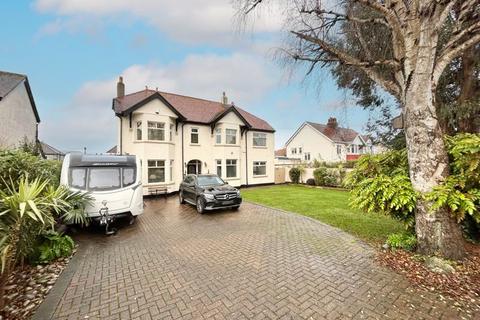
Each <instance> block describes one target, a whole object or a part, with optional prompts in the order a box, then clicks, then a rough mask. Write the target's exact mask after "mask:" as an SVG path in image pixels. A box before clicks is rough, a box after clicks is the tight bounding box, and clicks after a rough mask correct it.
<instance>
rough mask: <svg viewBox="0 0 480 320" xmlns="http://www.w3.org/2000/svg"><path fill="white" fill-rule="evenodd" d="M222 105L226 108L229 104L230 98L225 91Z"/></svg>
mask: <svg viewBox="0 0 480 320" xmlns="http://www.w3.org/2000/svg"><path fill="white" fill-rule="evenodd" d="M222 103H223V105H224V106H226V105H227V104H228V97H227V95H226V94H225V91H223V95H222Z"/></svg>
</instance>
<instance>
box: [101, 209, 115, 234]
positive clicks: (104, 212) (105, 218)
mask: <svg viewBox="0 0 480 320" xmlns="http://www.w3.org/2000/svg"><path fill="white" fill-rule="evenodd" d="M102 205H103V208H101V209H100V210H99V211H98V212H99V213H100V225H101V226H103V225H105V234H106V235H107V236H109V235H112V234H115V233H116V232H117V229H115V228H112V229H110V223H112V222H113V217H112V216H110V215H109V214H108V207H107V201H106V200H103V201H102Z"/></svg>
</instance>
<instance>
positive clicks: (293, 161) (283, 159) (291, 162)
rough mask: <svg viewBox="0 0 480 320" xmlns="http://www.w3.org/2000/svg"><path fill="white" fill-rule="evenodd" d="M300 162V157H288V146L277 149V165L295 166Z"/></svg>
mask: <svg viewBox="0 0 480 320" xmlns="http://www.w3.org/2000/svg"><path fill="white" fill-rule="evenodd" d="M300 163H301V161H300V159H299V158H298V157H296V158H289V157H287V148H282V149H278V150H275V166H295V165H298V164H300Z"/></svg>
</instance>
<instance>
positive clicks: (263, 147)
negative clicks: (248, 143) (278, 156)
mask: <svg viewBox="0 0 480 320" xmlns="http://www.w3.org/2000/svg"><path fill="white" fill-rule="evenodd" d="M253 148H254V149H268V147H267V146H253Z"/></svg>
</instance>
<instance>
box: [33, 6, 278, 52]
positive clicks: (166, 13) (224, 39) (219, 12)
mask: <svg viewBox="0 0 480 320" xmlns="http://www.w3.org/2000/svg"><path fill="white" fill-rule="evenodd" d="M34 6H35V8H36V9H37V10H38V11H39V12H42V13H53V14H55V15H57V17H61V18H57V20H54V21H53V22H50V23H48V24H47V25H46V26H44V27H43V29H44V30H45V31H46V32H44V34H52V33H53V32H59V31H60V30H63V29H66V30H67V31H72V30H78V28H79V27H80V26H82V25H83V26H85V27H88V26H89V25H91V24H92V21H93V24H94V25H98V24H101V23H104V21H105V18H109V19H113V20H115V22H117V23H118V24H121V25H125V24H129V23H131V22H133V21H144V22H145V23H147V24H149V25H152V26H154V27H156V28H158V29H159V30H160V31H162V32H165V33H166V34H167V35H169V36H170V37H172V38H173V39H175V40H179V41H183V42H189V43H198V42H205V41H206V42H210V43H216V44H222V43H223V44H231V43H234V42H236V41H239V37H236V36H235V34H236V33H235V31H237V30H238V21H236V20H235V16H236V9H235V8H234V6H233V5H232V3H231V2H230V1H227V0H208V1H205V0H182V1H175V0H136V1H131V0H115V1H111V0H37V1H36V2H35V4H34ZM59 19H60V20H59ZM72 21H73V22H72ZM78 21H82V23H81V24H79V23H78ZM282 24H283V22H282V18H281V15H280V14H279V10H275V9H270V10H268V11H265V12H263V13H262V14H261V15H260V16H258V17H257V18H256V21H255V30H254V31H255V32H274V31H277V30H279V28H280V26H281V25H282ZM86 31H87V30H86Z"/></svg>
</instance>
